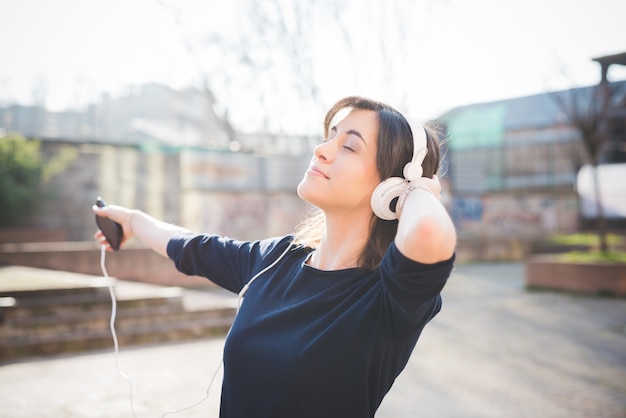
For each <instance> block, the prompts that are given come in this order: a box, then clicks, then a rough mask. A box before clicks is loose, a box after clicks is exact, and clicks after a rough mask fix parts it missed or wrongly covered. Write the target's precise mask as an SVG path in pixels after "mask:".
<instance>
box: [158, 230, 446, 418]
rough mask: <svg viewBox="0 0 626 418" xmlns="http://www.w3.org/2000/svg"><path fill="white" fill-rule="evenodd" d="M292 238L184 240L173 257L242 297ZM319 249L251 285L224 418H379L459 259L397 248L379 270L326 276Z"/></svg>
mask: <svg viewBox="0 0 626 418" xmlns="http://www.w3.org/2000/svg"><path fill="white" fill-rule="evenodd" d="M292 239H293V237H291V236H286V237H282V238H274V239H268V240H263V241H255V242H243V241H235V240H230V239H227V238H223V237H219V236H213V235H181V236H179V237H175V238H173V239H172V240H170V242H169V243H168V246H167V253H168V255H169V257H170V258H171V259H172V260H173V261H174V262H175V265H176V267H177V268H178V269H179V270H180V271H181V272H183V273H186V274H192V275H200V276H204V277H207V278H208V279H210V280H212V281H213V282H215V283H216V284H218V285H219V286H221V287H224V288H226V289H228V290H230V291H233V292H235V293H239V291H240V290H241V289H242V287H243V286H244V285H245V284H246V283H247V282H248V281H249V280H250V278H252V277H253V276H254V275H255V274H257V273H258V272H260V271H261V270H262V269H264V268H265V267H267V266H269V265H270V264H272V263H273V262H274V261H275V260H276V259H277V258H279V257H280V256H281V254H283V252H284V250H285V249H286V248H287V246H288V245H290V243H291V240H292ZM310 252H311V250H310V249H307V248H302V247H298V248H294V249H292V250H290V251H289V252H287V253H286V254H285V255H284V257H283V258H282V259H281V260H280V262H279V263H277V264H276V265H275V266H274V267H272V268H271V269H270V270H269V271H267V272H265V273H263V275H261V276H260V277H259V278H258V279H257V280H255V281H254V282H253V283H252V284H251V285H250V288H249V290H248V291H247V293H246V296H245V298H244V301H243V303H242V306H241V308H240V311H239V313H238V315H237V318H236V320H235V322H234V324H233V327H232V329H231V331H230V333H229V335H228V338H227V340H226V344H225V347H224V379H223V384H222V398H221V406H220V416H221V417H222V418H235V417H236V418H250V417H254V418H264V417H267V418H270V417H271V418H283V417H284V418H294V417H298V418H307V417H315V418H319V417H325V418H329V417H341V418H351V417H355V418H365V417H373V416H374V413H375V412H376V410H377V408H378V406H379V405H380V403H381V402H382V399H383V397H384V396H385V394H386V393H387V392H388V391H389V389H390V388H391V385H392V384H393V382H394V380H395V379H396V377H397V376H398V375H399V374H400V372H401V371H402V370H403V369H404V367H405V365H406V363H407V361H408V360H409V357H410V355H411V352H412V351H413V348H414V347H415V344H416V343H417V340H418V338H419V336H420V334H421V332H422V329H423V328H424V326H425V325H426V323H427V322H428V321H429V320H430V319H432V318H433V317H434V316H435V315H436V314H437V313H438V312H439V310H440V309H441V296H440V292H441V290H442V288H443V286H444V284H445V282H446V280H447V278H448V276H449V275H450V272H451V270H452V266H453V261H454V256H453V257H452V258H451V259H449V260H447V261H443V262H440V263H435V264H421V263H417V262H414V261H412V260H410V259H408V258H406V257H405V256H404V255H402V254H401V253H400V251H399V250H398V249H397V248H396V246H395V244H393V243H392V244H391V245H390V247H389V249H388V251H387V253H386V255H385V256H384V258H383V261H382V263H381V266H380V268H378V269H375V270H373V271H362V270H360V269H356V268H349V269H343V270H335V271H323V270H318V269H315V268H313V267H311V266H309V265H307V264H305V261H306V259H307V257H308V255H309V254H310Z"/></svg>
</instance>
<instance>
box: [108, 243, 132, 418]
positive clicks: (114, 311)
mask: <svg viewBox="0 0 626 418" xmlns="http://www.w3.org/2000/svg"><path fill="white" fill-rule="evenodd" d="M105 259H106V246H105V245H104V244H103V245H102V246H101V247H100V268H101V269H102V274H103V275H104V277H105V278H106V279H107V281H108V285H109V295H111V320H110V322H109V327H110V328H111V334H112V335H113V345H114V346H115V368H116V369H117V373H118V374H119V375H120V376H122V377H123V378H124V379H125V380H126V381H128V386H129V393H130V395H129V397H130V409H131V411H132V412H133V417H135V418H137V414H136V413H135V405H134V402H133V381H132V380H131V379H130V377H128V375H127V374H126V373H124V372H122V370H121V369H120V364H119V353H120V347H119V344H118V342H117V333H116V332H115V316H116V315H117V299H116V298H115V292H114V291H113V280H112V279H110V278H109V273H107V269H106V266H105V263H104V261H105Z"/></svg>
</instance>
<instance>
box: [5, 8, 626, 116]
mask: <svg viewBox="0 0 626 418" xmlns="http://www.w3.org/2000/svg"><path fill="white" fill-rule="evenodd" d="M242 1H243V0H233V1H230V2H224V1H210V0H207V1H200V0H179V1H176V2H173V1H172V2H169V3H168V2H158V1H156V0H132V1H126V0H87V1H85V0H55V1H47V0H38V1H37V0H21V1H9V0H0V21H1V24H0V63H1V65H0V105H6V104H8V103H10V102H13V101H17V102H20V103H23V104H30V103H33V101H34V100H36V97H39V100H40V101H43V102H45V104H46V105H47V106H49V107H51V108H53V109H62V108H66V107H77V106H80V105H82V104H84V103H85V102H88V101H92V100H96V99H97V98H98V97H99V95H100V94H101V93H102V92H103V91H109V92H111V93H112V94H114V95H116V94H119V93H120V92H122V91H124V89H126V88H127V87H128V86H129V85H133V84H140V83H146V82H160V83H165V84H170V85H172V86H174V87H186V86H194V85H195V86H197V85H198V83H199V80H200V79H201V73H202V68H201V66H202V64H199V62H198V57H197V56H196V57H194V56H193V54H190V52H189V50H188V49H187V48H186V47H185V44H184V42H183V39H187V40H190V39H191V40H193V39H199V38H200V37H201V36H202V33H203V29H206V28H208V27H210V28H212V29H217V30H220V31H223V32H224V33H236V31H237V25H238V21H239V20H238V11H237V10H236V8H237V7H238V4H239V3H241V2H242ZM279 1H288V0H279ZM389 1H396V0H389ZM398 1H400V2H402V0H398ZM369 2H372V3H379V4H380V0H360V1H352V2H351V4H352V6H351V7H349V8H348V9H346V10H347V11H348V12H347V13H346V16H342V23H341V29H342V30H344V31H350V32H353V31H355V32H354V33H356V34H357V35H355V37H357V38H358V37H359V36H361V38H362V39H364V40H365V41H366V42H367V39H368V38H367V37H366V35H367V34H368V33H369V32H371V31H370V30H369V29H370V27H369V26H368V25H371V22H370V21H368V20H367V18H366V13H365V11H364V10H363V9H364V8H366V7H367V5H368V4H369ZM383 3H384V2H383ZM404 3H407V2H406V1H404ZM409 3H410V4H412V6H411V7H410V10H408V8H407V14H409V13H411V14H412V15H411V20H410V21H411V22H414V23H412V24H411V25H410V27H409V31H410V35H411V36H414V37H417V38H418V39H417V40H415V39H413V40H411V41H407V42H406V46H407V49H410V51H406V53H407V55H410V56H412V57H415V58H414V59H415V60H417V61H411V62H409V61H406V62H407V63H406V68H405V71H404V72H402V71H400V69H398V68H395V69H394V73H392V74H383V72H384V71H382V70H381V69H380V68H379V69H378V70H377V71H374V70H373V69H372V68H374V67H376V66H375V65H371V63H368V62H366V59H363V57H366V58H367V55H360V56H361V59H360V60H359V62H352V63H345V62H342V61H341V59H340V58H341V55H342V53H341V51H335V50H333V39H332V36H333V34H334V33H339V32H334V31H333V30H332V29H331V28H329V29H328V30H321V31H320V33H318V34H316V37H315V38H314V43H315V42H318V44H317V45H314V46H313V49H314V51H316V53H317V54H320V56H319V57H316V65H315V68H314V70H315V77H316V79H317V80H319V83H320V94H321V97H322V99H323V100H324V101H325V102H326V103H327V105H330V104H332V102H334V101H335V100H336V99H338V98H340V97H342V96H343V95H346V94H355V93H357V94H363V95H370V96H374V97H375V98H378V99H382V100H386V101H390V102H391V104H394V103H393V101H394V100H395V99H396V98H397V97H400V96H401V95H400V94H399V91H400V90H403V91H405V93H406V92H409V94H408V95H409V96H410V100H409V101H408V103H405V105H406V106H407V107H408V108H409V109H408V110H409V111H410V112H411V113H414V114H418V115H420V117H421V118H430V117H434V116H436V115H438V114H440V113H442V112H444V111H446V110H448V109H450V108H452V107H455V106H459V105H463V104H468V103H474V102H483V101H492V100H498V99H503V98H510V97H516V96H523V95H530V94H535V93H541V92H543V91H546V90H555V89H561V88H569V87H573V86H581V85H589V84H594V83H597V82H598V80H599V66H598V64H597V63H594V62H592V61H591V60H592V58H595V57H599V56H603V55H608V54H614V53H619V52H626V26H625V25H624V20H623V19H624V16H626V2H625V1H623V0H552V1H546V0H523V1H514V0H511V1H502V0H474V1H472V0H440V1H432V0H428V1H426V0H424V1H421V0H416V1H415V2H413V3H411V2H409ZM168 4H169V5H175V7H174V8H171V7H169V8H168V7H164V5H165V6H167V5H168ZM388 4H389V3H388ZM407 4H408V3H407ZM174 9H175V10H176V11H177V13H178V14H174V13H172V10H174ZM177 16H178V22H179V23H180V25H177V21H176V17H177ZM368 16H369V15H368ZM391 20H393V17H392V19H391ZM378 23H380V24H381V25H382V24H386V25H387V26H388V27H390V30H391V29H393V26H394V23H393V21H391V22H389V21H387V22H383V21H382V20H381V22H378ZM333 25H334V26H338V25H337V23H333ZM319 27H323V26H318V30H319ZM322 32H323V33H322ZM324 35H327V36H324ZM389 36H390V38H389V42H388V44H389V47H388V48H389V49H388V51H402V48H403V47H404V45H405V44H404V43H403V42H404V41H401V34H398V33H397V32H396V33H390V35H389ZM315 40H318V41H315ZM196 52H198V51H196ZM402 52H405V51H402ZM363 53H367V51H364V52H363ZM363 53H362V54H363ZM355 56H358V55H356V54H355ZM372 57H376V56H375V55H372ZM205 58H206V57H205ZM373 59H376V58H373ZM405 60H407V59H406V58H405ZM346 64H347V65H349V66H352V67H353V68H357V69H359V70H360V69H361V68H362V69H363V71H361V72H359V74H361V75H362V76H359V77H356V78H355V77H350V76H349V74H354V73H355V71H354V69H353V70H352V72H349V73H343V72H341V67H342V66H344V65H346ZM272 76H273V77H275V78H278V79H280V78H281V75H280V74H273V75H272ZM370 76H371V79H368V77H370ZM610 76H611V78H612V79H613V80H624V79H626V68H625V67H618V68H615V69H614V70H612V72H611V74H610ZM223 94H229V95H230V96H237V95H233V94H232V92H230V93H228V92H225V93H223ZM405 95H406V94H405ZM229 101H230V105H231V107H232V108H235V109H237V108H241V109H242V113H243V112H244V111H246V110H245V106H244V105H243V104H242V105H241V106H237V97H229ZM267 106H268V107H270V108H271V110H272V111H275V112H284V111H285V109H281V107H280V106H281V104H280V103H278V101H276V102H272V101H271V100H268V101H267ZM244 119H245V118H242V119H241V120H242V121H243V120H244Z"/></svg>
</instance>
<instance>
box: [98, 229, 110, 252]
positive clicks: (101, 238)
mask: <svg viewBox="0 0 626 418" xmlns="http://www.w3.org/2000/svg"><path fill="white" fill-rule="evenodd" d="M93 237H94V239H95V240H96V241H97V242H98V244H99V245H101V246H102V245H104V246H105V247H106V248H105V249H106V250H107V251H113V248H111V245H110V244H109V241H107V239H106V237H105V236H104V234H103V233H102V231H100V230H98V231H96V233H95V234H94V235H93Z"/></svg>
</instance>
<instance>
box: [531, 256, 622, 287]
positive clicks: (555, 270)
mask: <svg viewBox="0 0 626 418" xmlns="http://www.w3.org/2000/svg"><path fill="white" fill-rule="evenodd" d="M524 280H525V282H526V286H528V287H537V288H545V289H555V290H565V291H568V292H575V293H584V294H594V295H597V294H609V295H614V296H626V265H625V264H611V263H595V264H593V263H565V262H561V261H557V260H556V258H555V257H554V256H550V255H537V256H532V257H530V258H529V259H528V260H527V261H526V263H525V272H524Z"/></svg>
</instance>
